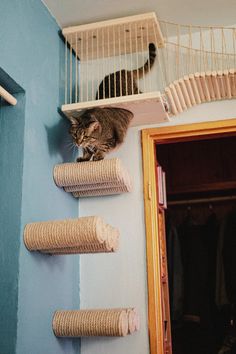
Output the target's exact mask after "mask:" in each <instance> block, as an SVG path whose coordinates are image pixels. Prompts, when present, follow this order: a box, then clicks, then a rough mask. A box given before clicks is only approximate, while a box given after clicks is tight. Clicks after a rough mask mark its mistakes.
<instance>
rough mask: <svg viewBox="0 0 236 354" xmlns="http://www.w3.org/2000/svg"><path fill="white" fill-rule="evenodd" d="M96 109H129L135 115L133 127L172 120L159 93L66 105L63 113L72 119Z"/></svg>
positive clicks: (132, 122)
mask: <svg viewBox="0 0 236 354" xmlns="http://www.w3.org/2000/svg"><path fill="white" fill-rule="evenodd" d="M95 107H100V108H102V107H119V108H124V109H128V110H129V111H131V112H132V113H133V114H134V118H133V120H132V121H131V125H130V126H133V127H135V126H139V125H146V124H156V123H161V122H166V121H169V120H170V119H169V116H168V113H167V112H166V111H165V107H164V103H163V101H162V97H161V93H160V92H159V91H155V92H148V93H142V94H137V95H130V96H122V97H113V98H107V99H102V100H94V101H88V102H79V103H71V104H65V105H63V106H62V112H63V113H64V114H65V115H66V116H67V117H71V116H76V114H77V115H78V114H80V113H81V112H82V111H84V110H86V109H89V108H95Z"/></svg>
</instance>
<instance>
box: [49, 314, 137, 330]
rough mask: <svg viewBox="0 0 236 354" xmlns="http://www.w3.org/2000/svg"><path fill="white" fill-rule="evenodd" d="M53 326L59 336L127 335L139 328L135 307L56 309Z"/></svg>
mask: <svg viewBox="0 0 236 354" xmlns="http://www.w3.org/2000/svg"><path fill="white" fill-rule="evenodd" d="M52 327H53V331H54V334H55V335H56V336H57V337H88V336H117V337H120V336H126V335H127V334H132V333H134V331H136V330H138V329H139V318H138V314H137V311H136V310H135V309H122V308H121V309H96V310H71V311H56V312H55V313H54V316H53V321H52Z"/></svg>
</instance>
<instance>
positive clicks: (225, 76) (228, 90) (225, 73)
mask: <svg viewBox="0 0 236 354" xmlns="http://www.w3.org/2000/svg"><path fill="white" fill-rule="evenodd" d="M223 79H224V85H225V90H226V97H227V98H229V99H230V98H232V94H231V87H230V81H229V70H224V71H223Z"/></svg>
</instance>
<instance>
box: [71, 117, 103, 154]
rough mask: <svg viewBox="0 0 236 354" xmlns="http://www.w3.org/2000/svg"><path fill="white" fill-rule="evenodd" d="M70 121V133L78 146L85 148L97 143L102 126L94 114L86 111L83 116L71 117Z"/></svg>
mask: <svg viewBox="0 0 236 354" xmlns="http://www.w3.org/2000/svg"><path fill="white" fill-rule="evenodd" d="M69 120H70V122H71V127H70V130H69V133H70V135H71V137H72V139H73V141H74V143H75V144H76V145H77V146H82V147H83V148H85V147H87V146H93V145H94V144H95V143H96V140H97V136H98V133H99V131H100V129H101V126H100V123H99V122H98V121H97V119H96V117H95V116H94V115H93V114H90V113H89V112H86V111H85V112H84V113H83V114H82V115H81V116H79V117H70V118H69Z"/></svg>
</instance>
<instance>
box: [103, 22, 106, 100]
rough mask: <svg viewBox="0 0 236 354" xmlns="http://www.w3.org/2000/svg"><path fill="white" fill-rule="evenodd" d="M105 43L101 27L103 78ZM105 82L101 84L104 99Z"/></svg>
mask: <svg viewBox="0 0 236 354" xmlns="http://www.w3.org/2000/svg"><path fill="white" fill-rule="evenodd" d="M104 47H105V43H104V27H102V75H103V77H105V69H104V63H105V48H104ZM105 92H106V91H105V81H104V84H103V98H105V97H106V95H105Z"/></svg>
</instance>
